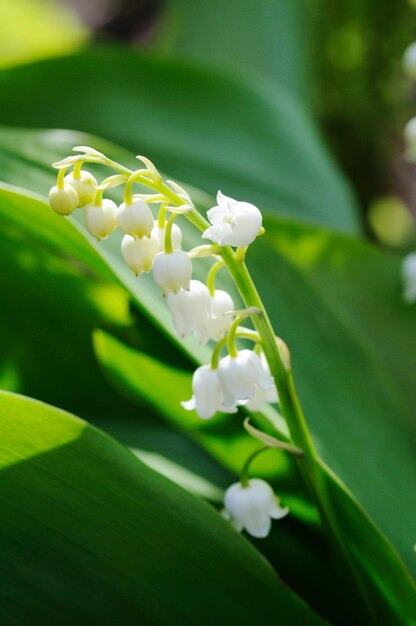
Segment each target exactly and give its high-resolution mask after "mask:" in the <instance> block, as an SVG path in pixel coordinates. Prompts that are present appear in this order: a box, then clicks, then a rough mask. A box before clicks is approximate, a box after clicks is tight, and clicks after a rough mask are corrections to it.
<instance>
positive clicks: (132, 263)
mask: <svg viewBox="0 0 416 626" xmlns="http://www.w3.org/2000/svg"><path fill="white" fill-rule="evenodd" d="M158 252H159V246H158V241H157V239H156V238H154V237H150V239H149V238H148V237H143V238H142V239H136V238H135V237H132V236H131V235H124V237H123V239H122V242H121V254H122V256H123V259H124V261H125V262H126V264H127V265H128V266H129V268H130V269H131V270H133V272H134V273H135V274H136V276H140V274H142V273H143V272H150V270H151V269H152V265H153V260H154V258H155V256H156V255H157V253H158Z"/></svg>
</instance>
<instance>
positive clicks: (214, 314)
mask: <svg viewBox="0 0 416 626" xmlns="http://www.w3.org/2000/svg"><path fill="white" fill-rule="evenodd" d="M210 309H211V317H210V319H209V323H208V328H209V334H210V337H211V339H215V341H219V340H220V339H221V338H222V337H223V335H224V333H225V331H226V330H227V328H228V327H229V326H230V324H231V322H232V317H231V316H229V315H225V314H226V313H229V312H230V311H233V310H234V302H233V299H232V297H231V296H230V294H229V293H227V292H226V291H223V290H222V289H216V290H215V292H214V295H213V296H211V303H210Z"/></svg>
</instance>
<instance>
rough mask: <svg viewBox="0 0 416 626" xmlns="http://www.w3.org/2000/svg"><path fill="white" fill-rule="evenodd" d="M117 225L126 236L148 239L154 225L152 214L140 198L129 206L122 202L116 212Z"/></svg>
mask: <svg viewBox="0 0 416 626" xmlns="http://www.w3.org/2000/svg"><path fill="white" fill-rule="evenodd" d="M117 224H118V226H119V228H120V230H122V231H123V233H126V234H127V235H131V236H132V237H149V238H150V236H151V234H152V228H153V225H154V218H153V213H152V211H151V210H150V208H149V206H148V205H147V204H146V202H145V201H144V200H142V199H141V198H139V199H136V200H134V202H132V203H131V204H126V203H125V202H123V203H122V204H120V206H119V208H118V211H117Z"/></svg>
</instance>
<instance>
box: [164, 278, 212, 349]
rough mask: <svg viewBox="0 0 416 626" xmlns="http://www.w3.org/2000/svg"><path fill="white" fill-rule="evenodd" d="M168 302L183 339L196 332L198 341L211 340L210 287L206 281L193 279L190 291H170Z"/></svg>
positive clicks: (202, 342) (176, 328) (201, 342)
mask: <svg viewBox="0 0 416 626" xmlns="http://www.w3.org/2000/svg"><path fill="white" fill-rule="evenodd" d="M167 302H168V306H169V308H170V311H171V313H172V318H173V324H174V326H175V330H176V332H177V334H178V335H179V337H181V339H183V338H184V337H186V336H187V335H190V334H191V333H195V336H196V338H197V341H198V343H200V344H204V343H206V342H207V341H208V340H209V337H210V332H209V321H210V304H211V302H210V295H209V290H208V287H207V286H206V285H204V283H201V281H199V280H191V282H190V287H189V291H185V290H184V289H181V290H180V291H178V292H177V293H169V294H168V297H167Z"/></svg>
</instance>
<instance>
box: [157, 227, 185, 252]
mask: <svg viewBox="0 0 416 626" xmlns="http://www.w3.org/2000/svg"><path fill="white" fill-rule="evenodd" d="M165 231H166V227H165V226H164V227H163V228H160V227H159V226H158V225H157V222H156V223H155V225H154V226H153V230H152V237H154V238H155V239H156V240H157V242H158V245H159V251H160V252H163V250H164V249H165ZM170 236H171V241H172V248H173V249H174V250H180V249H181V245H182V231H181V229H180V228H179V226H178V225H177V224H172V230H171V232H170Z"/></svg>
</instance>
